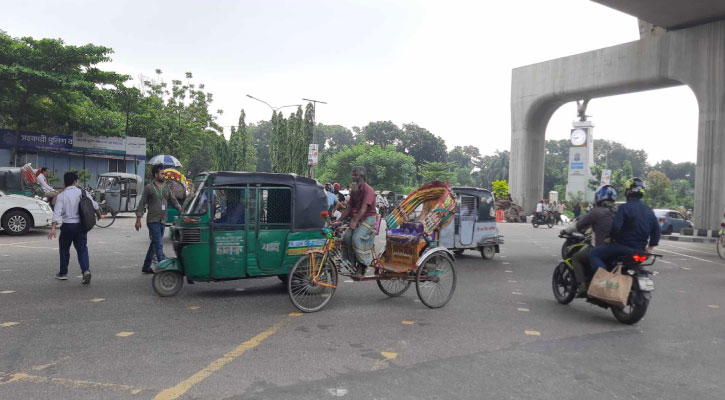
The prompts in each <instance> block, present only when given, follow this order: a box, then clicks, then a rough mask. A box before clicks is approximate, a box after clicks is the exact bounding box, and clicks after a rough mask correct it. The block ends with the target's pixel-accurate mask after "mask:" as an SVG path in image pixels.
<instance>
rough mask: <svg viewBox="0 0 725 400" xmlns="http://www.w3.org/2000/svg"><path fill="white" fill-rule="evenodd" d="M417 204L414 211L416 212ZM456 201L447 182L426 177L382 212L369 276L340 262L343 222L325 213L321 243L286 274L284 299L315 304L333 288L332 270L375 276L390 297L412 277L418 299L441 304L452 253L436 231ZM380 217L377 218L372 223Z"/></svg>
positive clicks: (451, 274)
mask: <svg viewBox="0 0 725 400" xmlns="http://www.w3.org/2000/svg"><path fill="white" fill-rule="evenodd" d="M420 206H422V210H420V212H416V209H418V208H419V207H420ZM455 207H456V201H455V198H454V195H453V194H452V193H451V189H450V187H449V186H448V184H447V183H441V182H432V183H430V184H428V185H424V186H422V187H420V188H418V189H417V190H416V191H415V192H413V193H411V194H410V196H408V197H407V198H406V199H405V200H404V201H403V202H402V203H400V204H399V205H398V207H396V208H395V209H394V210H393V211H392V212H391V213H390V214H389V215H388V216H387V218H386V224H387V232H386V245H385V250H384V251H383V252H382V253H381V254H377V253H375V251H374V250H373V252H374V253H373V254H374V257H373V262H372V264H371V267H372V269H373V271H374V274H373V275H372V276H359V275H357V273H356V271H354V266H350V267H346V266H344V265H346V264H345V263H343V262H342V254H341V249H342V246H343V245H344V244H343V243H342V235H343V233H344V231H345V229H347V226H340V225H337V224H333V223H331V222H330V220H329V214H327V212H326V211H325V212H323V213H322V216H323V217H325V219H326V221H327V222H326V224H325V227H324V228H323V230H322V231H323V234H324V236H325V239H324V244H323V246H322V248H321V249H314V250H310V251H308V252H307V253H306V254H305V255H304V256H303V257H302V258H300V259H299V260H298V261H297V263H296V264H295V266H294V267H293V268H292V270H291V271H290V274H289V279H288V282H287V289H288V292H289V297H290V300H291V301H292V304H294V306H295V307H297V308H298V309H299V310H300V311H303V312H314V311H318V310H321V309H322V308H323V307H324V306H325V305H327V303H328V302H329V301H330V300H331V299H332V296H333V295H334V294H335V290H336V289H337V284H338V283H337V281H338V276H339V275H343V276H348V277H350V278H351V279H352V280H354V281H376V282H377V285H378V287H379V288H380V290H381V291H382V292H383V293H384V294H386V295H387V296H390V297H397V296H400V295H402V294H403V293H405V292H406V291H407V290H408V288H409V287H410V285H411V284H412V283H413V282H414V283H415V288H416V292H417V294H418V298H419V299H420V301H421V302H422V303H423V304H424V305H426V306H427V307H429V308H439V307H443V306H444V305H446V304H447V303H448V301H450V299H451V297H453V292H454V291H455V288H456V273H455V269H454V266H453V264H454V260H455V258H454V256H453V253H451V252H450V251H449V250H448V249H447V248H446V247H440V246H439V244H438V240H439V232H440V230H441V229H442V228H445V227H446V226H447V225H448V224H449V223H450V222H451V221H452V220H453V215H454V210H455ZM379 226H380V220H378V229H379Z"/></svg>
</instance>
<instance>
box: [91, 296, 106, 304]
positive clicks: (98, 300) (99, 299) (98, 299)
mask: <svg viewBox="0 0 725 400" xmlns="http://www.w3.org/2000/svg"><path fill="white" fill-rule="evenodd" d="M105 300H106V299H102V298H100V297H99V298H96V299H91V301H92V302H94V303H100V302H102V301H105Z"/></svg>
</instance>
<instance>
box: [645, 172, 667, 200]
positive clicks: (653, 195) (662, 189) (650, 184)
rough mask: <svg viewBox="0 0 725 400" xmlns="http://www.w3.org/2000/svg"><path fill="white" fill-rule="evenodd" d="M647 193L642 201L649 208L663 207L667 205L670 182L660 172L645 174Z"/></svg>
mask: <svg viewBox="0 0 725 400" xmlns="http://www.w3.org/2000/svg"><path fill="white" fill-rule="evenodd" d="M646 183H647V192H646V196H645V197H644V201H645V202H646V203H647V204H648V205H650V206H651V207H663V206H665V205H666V204H667V203H668V198H667V197H668V194H669V193H668V192H669V190H670V188H671V187H672V181H671V180H670V178H668V177H667V175H665V174H664V173H663V172H661V171H651V172H650V173H649V174H647V182H646Z"/></svg>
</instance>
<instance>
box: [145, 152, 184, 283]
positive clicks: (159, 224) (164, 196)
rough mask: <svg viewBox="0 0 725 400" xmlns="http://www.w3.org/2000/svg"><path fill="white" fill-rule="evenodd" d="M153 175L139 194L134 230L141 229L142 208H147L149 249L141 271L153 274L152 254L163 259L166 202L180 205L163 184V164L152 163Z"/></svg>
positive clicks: (158, 259) (176, 205)
mask: <svg viewBox="0 0 725 400" xmlns="http://www.w3.org/2000/svg"><path fill="white" fill-rule="evenodd" d="M151 174H152V175H153V182H151V183H149V184H148V185H146V186H145V187H144V188H143V193H142V194H141V200H139V203H138V207H137V208H136V230H137V231H138V230H140V229H141V217H143V214H144V209H146V208H148V215H146V227H147V228H148V229H149V239H150V240H151V243H149V249H148V251H146V259H144V262H143V267H142V268H141V272H143V273H144V274H153V273H154V270H153V269H151V261H153V258H154V255H156V260H157V261H158V262H160V261H161V260H163V259H165V258H166V256H165V255H164V244H163V238H164V228H165V225H164V223H165V222H166V209H167V207H168V204H169V203H171V205H172V206H174V207H176V209H178V210H181V205H180V204H179V201H178V200H176V197H175V196H174V195H173V193H171V190H170V189H169V187H168V186H166V185H164V174H163V166H161V165H160V164H157V165H154V166H153V168H152V169H151Z"/></svg>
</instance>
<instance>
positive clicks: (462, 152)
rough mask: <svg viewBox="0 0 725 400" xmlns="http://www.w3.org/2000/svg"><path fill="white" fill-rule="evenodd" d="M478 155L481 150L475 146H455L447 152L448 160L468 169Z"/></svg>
mask: <svg viewBox="0 0 725 400" xmlns="http://www.w3.org/2000/svg"><path fill="white" fill-rule="evenodd" d="M480 157H481V152H480V151H479V150H478V147H476V146H463V147H461V146H456V147H454V148H453V149H452V150H451V151H449V152H448V161H450V162H452V163H454V164H455V165H456V167H459V168H468V169H469V171H470V169H471V168H472V167H473V163H474V162H475V161H477V160H478V159H479V158H480Z"/></svg>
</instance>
